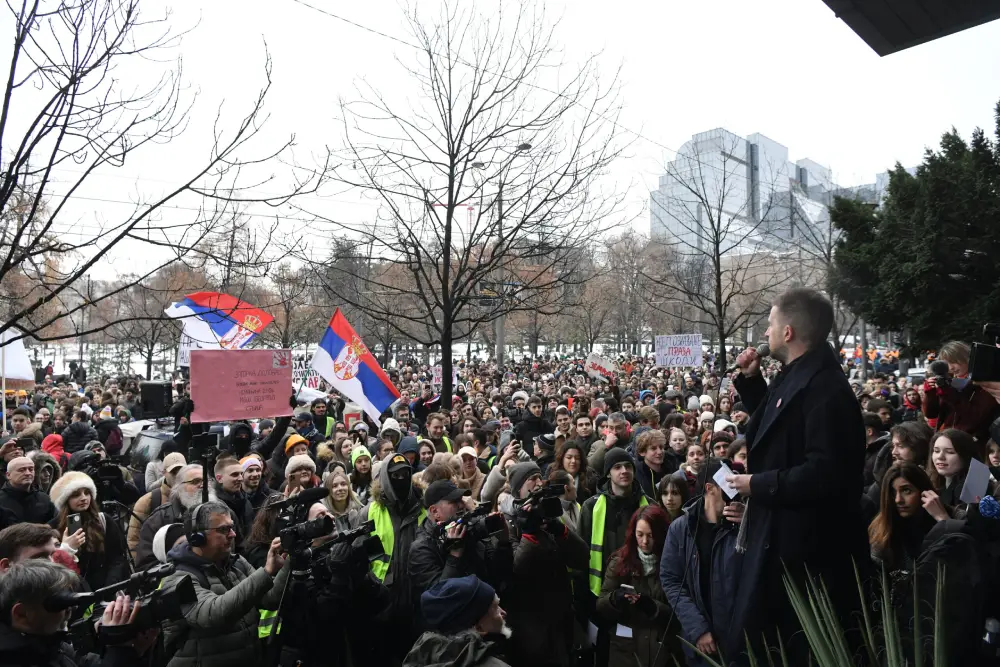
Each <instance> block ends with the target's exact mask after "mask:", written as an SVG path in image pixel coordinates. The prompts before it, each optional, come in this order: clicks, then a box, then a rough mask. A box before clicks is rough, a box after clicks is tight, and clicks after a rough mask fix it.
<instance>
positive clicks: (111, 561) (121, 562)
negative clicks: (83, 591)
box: [49, 515, 130, 591]
mask: <svg viewBox="0 0 1000 667" xmlns="http://www.w3.org/2000/svg"><path fill="white" fill-rule="evenodd" d="M102 519H103V521H102V523H103V525H104V550H103V551H98V552H94V551H89V550H88V549H87V545H84V546H83V547H82V548H81V549H80V550H79V551H77V552H76V554H75V556H76V561H77V565H78V567H79V569H80V576H81V577H82V578H83V579H84V580H85V581H86V582H87V585H88V586H89V587H90V590H92V591H96V590H97V589H98V588H104V587H105V586H107V585H108V584H113V583H116V582H118V581H123V580H125V579H128V576H129V574H130V572H129V569H128V563H127V562H126V560H125V550H124V548H123V547H124V545H125V541H124V539H123V538H124V535H122V529H121V528H120V527H119V525H118V522H117V521H115V520H114V519H112V518H110V517H107V516H104V515H102ZM49 525H50V526H52V527H53V528H56V529H57V530H58V528H59V517H55V518H53V519H52V520H51V521H49Z"/></svg>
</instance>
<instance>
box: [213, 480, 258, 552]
mask: <svg viewBox="0 0 1000 667" xmlns="http://www.w3.org/2000/svg"><path fill="white" fill-rule="evenodd" d="M215 497H216V498H218V499H219V500H220V501H222V502H224V503H225V504H226V507H228V508H229V509H230V510H232V512H233V518H234V519H235V520H236V526H235V528H236V544H242V543H243V540H244V539H245V538H246V537H247V536H249V535H250V528H251V527H253V518H254V511H253V505H251V504H250V499H249V498H248V497H247V494H245V493H243V492H242V491H238V492H236V493H230V492H228V491H226V490H224V489H223V488H222V487H221V486H217V487H216V489H215Z"/></svg>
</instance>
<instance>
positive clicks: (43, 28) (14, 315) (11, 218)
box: [0, 0, 320, 340]
mask: <svg viewBox="0 0 1000 667" xmlns="http://www.w3.org/2000/svg"><path fill="white" fill-rule="evenodd" d="M7 7H8V9H9V11H10V18H11V19H12V20H11V23H10V25H12V27H13V35H12V36H11V37H12V39H11V42H12V43H13V50H12V55H11V61H10V71H9V75H8V77H7V80H6V83H5V86H4V92H3V107H2V110H0V152H2V155H3V158H4V163H3V168H2V173H0V205H2V210H3V214H4V219H5V221H6V222H8V224H7V225H5V227H4V229H3V230H2V232H0V293H2V294H3V295H4V301H5V302H6V303H7V304H17V306H16V307H13V308H9V309H8V311H7V313H5V315H6V317H5V319H4V321H3V322H2V323H0V332H2V331H4V330H6V329H8V328H10V327H17V328H18V329H19V330H20V331H21V332H22V333H21V334H19V336H17V337H24V336H28V335H31V336H34V337H35V338H39V339H42V340H54V339H57V338H65V337H69V336H73V335H80V334H82V333H86V332H88V331H96V330H98V329H97V328H95V327H91V326H90V325H89V324H88V325H87V326H86V328H84V329H81V328H80V326H79V324H77V323H74V326H73V329H74V330H73V331H53V330H52V329H51V328H50V327H52V325H53V324H55V323H57V322H59V321H60V320H62V321H64V322H67V323H68V322H71V321H73V320H77V322H85V321H86V318H83V317H76V318H74V317H73V316H74V315H75V314H77V313H81V312H82V311H83V310H85V309H88V308H92V307H94V306H95V305H96V304H98V303H99V302H100V301H103V300H110V299H116V300H117V299H121V298H123V295H124V294H125V293H126V292H127V291H128V290H129V289H130V288H131V287H132V286H133V285H136V284H141V283H142V282H143V281H145V280H147V279H148V278H150V277H151V276H153V275H154V274H156V272H157V271H159V270H160V269H162V268H164V267H165V266H168V265H170V264H172V263H174V262H178V261H185V260H186V261H192V259H193V258H195V257H198V256H199V255H200V254H201V252H202V246H201V244H202V243H203V242H204V241H205V240H206V239H208V238H209V236H210V234H211V233H212V232H213V231H214V230H216V229H217V228H218V227H219V225H220V223H221V222H223V221H226V220H229V219H231V218H232V216H233V214H234V213H235V212H236V210H237V209H238V208H240V207H244V206H247V205H249V204H252V203H257V204H268V205H275V206H276V205H279V204H284V203H286V202H287V201H288V200H289V198H290V197H292V196H294V195H296V194H299V193H302V192H307V191H311V190H312V189H313V188H314V187H316V185H317V183H318V182H319V180H320V179H319V178H318V177H317V176H316V175H315V174H316V173H318V172H313V173H309V174H306V175H305V176H304V177H300V176H299V173H295V172H293V173H291V174H290V175H289V182H288V183H287V184H281V185H278V184H276V183H274V184H271V185H270V187H271V188H272V189H273V188H275V187H276V186H277V187H279V188H280V189H281V190H283V191H284V193H283V194H282V195H280V196H274V197H272V196H266V197H265V196H255V195H254V188H255V187H256V186H258V185H261V184H263V183H265V182H268V181H271V180H272V178H273V177H264V178H262V179H256V180H248V177H249V178H251V179H253V177H252V176H250V174H252V173H253V172H255V171H257V170H258V167H260V165H262V164H263V163H265V162H267V161H269V160H271V159H273V158H276V157H278V156H280V155H281V154H283V153H284V152H285V151H286V150H287V149H289V148H290V147H291V146H292V145H293V141H294V138H291V139H289V140H288V141H286V142H285V143H283V144H282V145H280V146H278V147H277V148H276V149H271V150H265V151H262V152H261V153H259V154H258V155H256V156H254V157H245V156H243V155H242V154H243V152H244V151H245V149H247V147H248V145H249V144H250V143H251V142H252V141H253V140H254V138H255V137H256V136H257V134H258V132H259V131H260V129H261V126H262V124H263V122H264V121H265V120H266V119H265V117H264V114H263V109H264V100H265V97H266V95H267V92H268V90H269V89H270V85H271V81H270V71H271V65H270V59H269V58H268V59H267V61H266V64H265V67H264V73H265V77H266V83H265V85H264V87H263V88H262V89H261V90H260V92H259V93H258V94H257V96H256V98H255V99H254V100H253V102H252V104H251V105H250V108H249V111H248V113H247V114H246V115H245V116H243V118H242V119H240V120H238V121H237V122H236V123H233V124H230V123H224V122H223V119H222V117H221V110H220V112H219V113H218V114H217V115H216V118H215V126H214V133H213V138H212V140H210V141H208V142H206V146H207V151H206V155H205V156H204V157H203V158H202V159H201V160H200V161H198V160H197V159H196V156H191V162H190V164H191V165H192V166H191V167H190V171H189V172H188V173H187V174H185V175H184V176H183V177H181V178H180V179H179V181H180V182H179V184H177V185H176V186H175V187H173V189H171V190H169V191H168V192H167V193H166V194H157V195H155V196H151V195H143V194H142V193H136V194H133V195H132V202H133V206H132V209H131V211H130V212H129V213H126V214H124V215H122V216H120V217H117V218H114V219H111V220H110V221H107V222H103V223H93V224H90V225H82V224H79V223H74V222H71V221H68V220H67V215H68V214H69V212H70V211H72V210H73V206H74V205H78V203H79V202H81V201H83V199H82V197H83V192H84V188H85V185H86V184H87V183H88V182H89V180H90V178H91V176H92V175H94V174H95V173H102V172H104V171H107V170H109V169H115V168H121V167H123V166H124V164H125V163H126V162H129V163H131V162H133V161H136V160H145V161H149V160H151V159H153V155H155V151H156V148H157V146H160V145H163V144H166V143H168V142H170V141H172V140H174V139H176V138H177V137H178V136H180V135H181V134H182V133H183V132H184V130H185V129H186V127H187V123H188V121H189V119H190V111H191V109H192V105H193V98H190V99H189V98H187V97H186V96H185V94H184V90H185V89H184V84H183V81H182V78H181V72H182V68H181V63H180V61H179V60H178V61H177V62H175V63H169V62H168V63H166V64H165V66H164V68H163V70H162V73H161V75H160V76H159V78H157V77H156V76H153V77H147V78H146V79H144V81H143V82H141V83H139V84H138V85H135V86H133V84H131V83H130V82H127V81H124V80H122V79H121V78H120V77H119V76H118V73H117V71H116V68H117V67H118V66H119V65H122V64H124V63H125V62H128V61H133V62H144V63H147V64H149V65H150V66H153V64H155V63H158V62H162V61H161V59H162V57H163V56H164V51H165V50H169V49H170V48H172V47H173V46H175V45H176V43H177V37H178V36H177V35H174V34H171V32H170V30H169V29H168V28H167V18H168V16H164V17H161V18H158V19H153V20H146V19H145V18H144V17H143V16H142V14H141V12H140V9H139V1H138V0H76V1H75V2H65V1H60V0H22V1H21V2H17V3H8V4H7ZM54 184H58V187H53V185H54ZM181 198H185V199H184V201H187V202H189V203H188V206H193V207H194V208H195V212H194V213H193V214H191V215H190V216H185V217H184V218H179V217H178V215H175V214H174V213H175V212H174V210H169V211H168V210H166V209H167V208H168V207H169V206H170V205H171V203H172V202H175V200H178V199H181ZM190 202H193V204H191V203H190ZM180 208H183V207H180ZM15 209H16V210H15ZM105 213H107V211H106V210H105ZM123 242H131V243H132V244H134V245H133V247H135V248H137V249H141V250H138V251H139V252H142V253H143V254H146V255H147V256H153V257H162V258H163V259H162V261H156V262H154V264H155V266H153V267H152V268H150V269H149V270H148V271H146V272H144V273H140V274H137V275H134V276H133V277H132V278H133V279H132V281H130V282H129V283H124V282H119V284H118V285H117V286H116V287H115V288H113V289H111V290H107V291H104V292H102V293H99V294H98V293H93V292H88V291H87V290H86V289H85V288H83V284H84V283H85V282H86V281H81V279H83V278H85V276H86V275H87V272H88V271H89V270H90V269H91V268H92V267H94V266H95V265H96V264H97V263H99V262H101V261H102V260H104V259H105V258H106V257H107V255H108V253H109V252H110V251H111V250H112V249H113V248H115V247H116V246H118V245H119V244H121V243H123ZM24 279H27V280H26V281H25V280H24ZM25 282H27V284H28V285H29V286H30V291H26V290H25V288H24V287H23V286H22V285H23V284H25ZM89 319H90V321H92V322H93V323H94V324H95V326H100V327H104V328H106V327H108V326H111V325H112V324H113V323H112V322H102V319H101V318H89Z"/></svg>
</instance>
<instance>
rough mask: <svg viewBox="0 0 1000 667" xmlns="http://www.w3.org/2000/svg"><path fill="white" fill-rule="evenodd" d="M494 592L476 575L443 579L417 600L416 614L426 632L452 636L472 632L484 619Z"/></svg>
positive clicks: (494, 596)
mask: <svg viewBox="0 0 1000 667" xmlns="http://www.w3.org/2000/svg"><path fill="white" fill-rule="evenodd" d="M494 599H496V591H494V590H493V587H492V586H490V585H489V584H487V583H486V582H485V581H482V580H480V579H479V578H478V577H477V576H476V575H474V574H470V575H468V576H466V577H454V578H451V579H444V580H442V581H439V582H438V583H436V584H434V585H433V586H431V587H430V588H428V589H427V590H426V591H424V593H423V594H422V595H421V596H420V610H421V611H422V612H423V616H424V621H425V622H426V623H427V627H428V628H429V629H430V630H436V631H438V632H441V633H444V634H456V633H458V632H461V631H463V630H470V629H472V628H473V627H474V626H475V625H476V623H477V622H479V619H481V618H482V617H483V616H485V615H486V612H487V611H489V609H490V606H491V605H492V604H493V600H494Z"/></svg>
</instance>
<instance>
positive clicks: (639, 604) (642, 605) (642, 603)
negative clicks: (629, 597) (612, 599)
mask: <svg viewBox="0 0 1000 667" xmlns="http://www.w3.org/2000/svg"><path fill="white" fill-rule="evenodd" d="M635 608H636V609H638V610H639V611H641V612H642V613H643V614H645V615H646V616H649V617H650V618H652V617H653V616H656V603H655V602H653V598H651V597H649V596H648V595H640V596H639V599H638V600H636V602H635Z"/></svg>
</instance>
